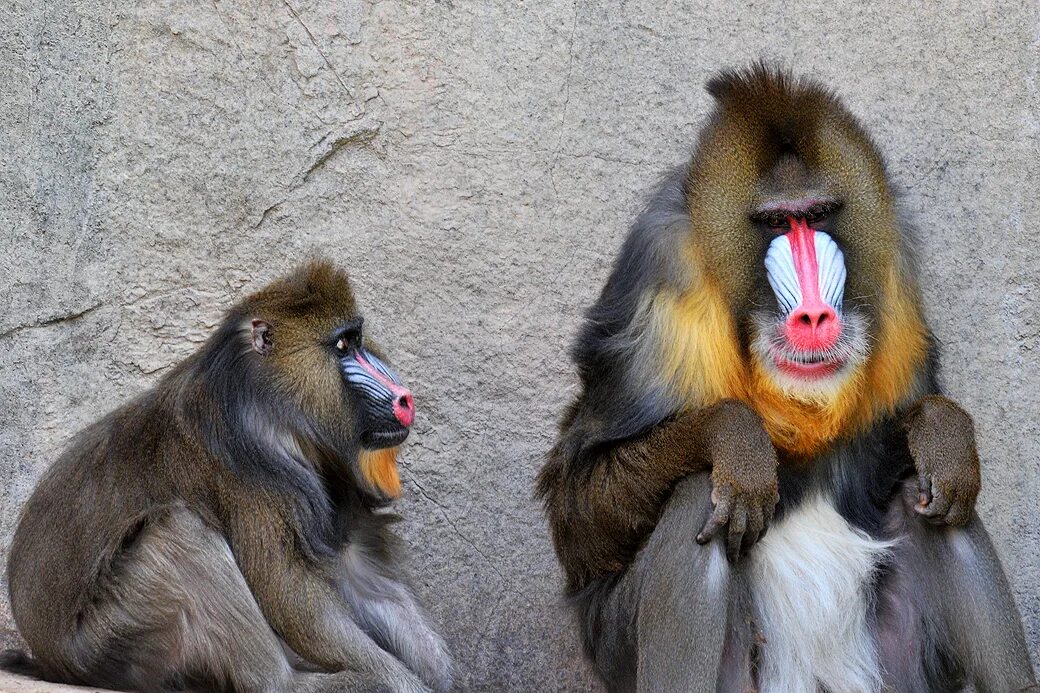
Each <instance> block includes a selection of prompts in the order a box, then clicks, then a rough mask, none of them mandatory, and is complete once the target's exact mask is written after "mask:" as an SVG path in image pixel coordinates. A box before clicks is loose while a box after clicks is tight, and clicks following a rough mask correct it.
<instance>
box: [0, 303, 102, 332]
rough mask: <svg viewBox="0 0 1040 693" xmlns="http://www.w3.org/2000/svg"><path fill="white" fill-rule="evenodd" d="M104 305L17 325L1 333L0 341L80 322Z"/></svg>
mask: <svg viewBox="0 0 1040 693" xmlns="http://www.w3.org/2000/svg"><path fill="white" fill-rule="evenodd" d="M102 305H104V304H103V303H95V304H94V305H92V306H87V307H86V308H84V309H83V310H79V311H76V312H75V313H66V314H65V315H57V316H54V317H51V318H44V319H43V320H38V321H36V322H27V323H23V324H21V325H15V326H14V327H12V328H10V329H7V330H4V331H3V332H0V339H4V338H6V337H12V336H14V335H15V334H17V333H19V332H22V331H24V330H35V329H38V328H41V327H50V326H51V325H58V324H60V323H63V322H72V321H74V320H79V319H80V318H82V317H84V316H86V315H89V314H91V313H93V312H94V311H95V310H97V309H98V308H100V307H101V306H102Z"/></svg>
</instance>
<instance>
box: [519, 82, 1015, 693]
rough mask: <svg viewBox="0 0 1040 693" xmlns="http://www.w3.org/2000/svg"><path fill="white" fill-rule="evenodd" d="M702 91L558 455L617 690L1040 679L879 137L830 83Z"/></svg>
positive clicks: (614, 288)
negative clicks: (945, 384)
mask: <svg viewBox="0 0 1040 693" xmlns="http://www.w3.org/2000/svg"><path fill="white" fill-rule="evenodd" d="M708 89H709V91H710V92H711V94H712V95H713V96H714V97H715V99H716V106H715V110H714V113H713V114H712V115H711V117H710V119H709V121H708V123H707V124H706V125H705V127H704V129H703V130H702V132H701V134H700V139H699V142H698V144H697V148H696V151H695V153H694V155H693V158H692V160H691V161H690V163H689V164H688V165H687V166H684V167H682V168H681V169H679V170H677V171H674V172H673V173H672V174H670V175H669V176H668V177H667V179H666V180H665V181H664V183H663V185H662V186H661V187H660V189H659V190H658V191H657V192H656V193H655V195H654V196H653V198H652V199H651V200H650V202H649V204H648V206H647V208H646V209H645V211H644V212H643V213H642V214H641V216H640V217H639V219H638V220H637V221H636V223H635V225H634V226H633V228H632V230H631V232H630V234H629V236H628V238H627V240H626V241H625V244H624V246H623V247H622V249H621V253H620V255H619V257H618V258H617V261H616V263H615V265H614V269H613V271H612V273H611V275H610V278H609V279H608V280H607V284H606V286H605V287H604V288H603V291H602V293H601V295H600V297H599V300H598V301H597V302H596V303H595V305H594V306H593V307H592V308H591V309H590V310H589V312H588V318H587V321H586V323H585V325H584V327H583V328H582V330H581V333H580V335H579V337H578V340H577V342H576V344H575V346H574V350H573V355H574V359H575V361H576V362H577V365H578V369H579V373H580V376H581V384H582V391H581V394H580V395H579V396H578V398H577V399H576V401H575V402H574V403H573V404H572V405H571V407H570V409H569V410H568V411H567V413H566V414H565V415H564V417H563V420H562V423H561V426H560V434H559V439H558V441H557V443H556V445H555V447H554V448H553V450H552V452H551V453H550V456H549V461H548V463H547V464H546V465H545V467H544V469H543V470H542V472H541V475H540V478H539V487H538V488H539V493H540V495H541V497H542V498H543V499H544V501H545V507H546V512H547V514H548V518H549V522H550V525H551V529H552V536H553V540H554V543H555V546H556V551H557V554H558V556H559V558H560V562H561V563H562V565H563V569H564V571H565V573H566V578H567V593H568V595H569V596H570V597H571V599H572V601H573V604H574V606H575V608H576V610H577V613H578V616H579V622H580V629H581V634H582V637H583V640H584V643H585V647H586V651H587V654H588V655H589V657H590V658H591V659H592V660H593V663H594V666H595V668H596V670H597V672H598V673H599V674H600V676H601V677H602V679H603V680H604V682H605V683H606V684H607V686H608V687H609V688H610V689H611V690H633V689H638V690H641V691H654V692H657V691H726V692H733V693H738V692H743V691H749V690H757V691H763V692H767V693H774V692H775V693H800V692H807V693H815V692H816V691H831V692H832V693H849V692H859V691H881V690H886V691H901V692H902V691H914V692H921V691H934V692H936V693H938V692H945V691H953V690H959V689H960V688H961V687H963V686H965V685H966V684H969V683H970V684H973V685H974V686H975V689H976V690H978V691H994V692H997V691H999V692H1006V691H1014V690H1019V689H1021V688H1022V687H1024V686H1027V685H1029V684H1031V683H1033V682H1034V675H1033V672H1032V669H1031V664H1030V661H1029V655H1028V653H1027V650H1026V646H1025V641H1024V637H1023V632H1022V626H1021V622H1020V620H1019V616H1018V612H1017V611H1016V609H1015V605H1014V602H1013V601H1012V598H1011V594H1010V591H1009V588H1008V584H1007V580H1006V578H1005V576H1004V573H1003V571H1002V569H1001V566H1000V562H999V560H998V559H997V556H996V554H995V552H994V550H993V546H992V544H991V542H990V539H989V537H988V536H987V534H986V532H985V530H984V529H983V527H982V523H981V522H980V521H979V519H978V518H977V517H976V516H975V515H974V514H973V508H974V503H975V498H976V495H977V494H978V491H979V479H980V475H979V461H978V455H977V454H976V449H975V436H974V431H973V425H972V420H971V418H970V417H969V416H968V414H966V413H965V412H964V411H963V410H962V409H961V408H960V407H959V406H957V405H956V404H955V403H953V402H952V401H950V400H949V399H947V398H946V397H944V396H943V395H942V391H941V388H940V387H939V384H938V382H937V369H938V351H937V349H936V345H935V342H934V340H933V339H932V335H931V332H930V331H929V329H928V327H927V325H926V323H925V320H924V316H923V311H922V306H921V298H920V291H919V289H918V286H917V283H916V280H915V269H914V258H913V254H912V249H911V245H912V244H911V239H910V238H909V234H908V229H907V226H906V223H905V222H904V221H903V220H902V219H901V218H900V217H899V216H898V215H897V213H896V208H895V205H894V202H893V196H892V192H891V188H890V186H889V182H888V180H887V178H886V175H885V167H884V163H883V161H882V158H881V155H880V154H879V152H878V150H877V148H876V146H875V145H874V143H873V142H872V141H871V139H870V138H869V137H868V135H867V134H866V132H865V131H864V130H863V128H862V127H861V126H860V124H859V123H858V122H857V121H856V120H855V118H853V116H852V115H851V114H850V113H849V112H848V111H847V110H846V109H845V107H844V106H843V105H842V104H841V102H840V101H839V100H838V99H837V98H836V97H835V96H834V95H833V94H831V93H830V92H829V91H827V90H826V89H824V88H822V87H821V86H819V85H818V84H816V83H813V82H811V81H805V80H798V79H794V78H792V77H790V76H788V75H786V74H784V73H783V72H781V71H777V70H773V69H770V68H767V67H765V66H757V67H753V68H752V69H750V70H748V71H745V72H726V73H723V74H721V75H719V76H718V77H716V78H714V79H712V80H711V81H710V82H709V84H708ZM770 522H771V525H770ZM767 525H770V529H769V532H768V534H766V533H765V530H766V527H767ZM756 542H757V543H756ZM726 549H728V553H729V558H730V559H731V560H729V561H727V557H726Z"/></svg>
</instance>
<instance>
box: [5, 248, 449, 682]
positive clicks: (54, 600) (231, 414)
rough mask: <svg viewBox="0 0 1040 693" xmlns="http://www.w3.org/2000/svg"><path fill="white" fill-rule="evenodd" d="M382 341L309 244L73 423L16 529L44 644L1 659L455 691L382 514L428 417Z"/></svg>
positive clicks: (55, 668)
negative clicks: (164, 367) (159, 365)
mask: <svg viewBox="0 0 1040 693" xmlns="http://www.w3.org/2000/svg"><path fill="white" fill-rule="evenodd" d="M377 353H378V352H377V350H376V348H375V346H374V345H373V344H372V343H371V342H370V341H368V339H366V338H365V336H364V334H363V332H362V320H361V316H360V314H359V313H358V308H357V305H356V304H355V301H354V296H353V294H352V292H351V288H350V284H349V282H348V280H347V277H346V275H345V274H343V273H342V272H340V271H338V270H336V269H334V268H333V267H332V266H330V265H329V264H326V263H322V262H317V263H312V264H309V265H307V266H305V267H302V268H301V269H299V270H297V271H296V272H294V273H292V274H290V275H289V276H287V277H285V278H283V279H281V280H279V281H277V282H275V283H273V284H271V285H270V286H268V287H266V288H265V289H263V290H261V291H259V292H258V293H255V294H253V295H252V296H249V297H248V298H246V299H245V300H243V301H242V302H241V303H239V304H238V305H236V306H234V307H233V308H232V309H231V310H230V311H229V313H228V314H227V316H226V318H225V320H224V321H223V323H222V324H221V326H220V327H219V328H218V330H217V332H216V333H215V334H214V335H213V336H212V337H211V338H210V339H209V341H208V342H206V344H205V345H204V346H203V347H202V348H201V349H200V350H199V351H198V352H196V353H195V354H194V355H193V356H191V357H190V358H188V359H187V360H186V361H184V362H183V363H181V364H180V365H178V366H177V367H176V368H175V369H174V370H173V371H172V372H171V373H170V374H169V375H167V376H166V377H164V378H163V379H162V381H160V382H159V384H158V385H156V386H155V387H154V388H153V389H151V390H150V391H148V392H146V393H145V394H144V395H142V396H141V397H139V398H137V399H136V400H134V401H133V402H131V403H130V404H128V405H126V406H124V407H122V408H120V409H118V410H116V411H115V412H113V413H111V414H109V415H108V416H106V417H105V418H103V419H101V420H100V421H98V422H97V423H95V424H93V425H91V426H89V427H88V428H87V429H86V430H84V431H83V432H81V433H80V434H79V435H78V436H77V437H76V438H75V439H74V440H73V441H72V443H71V444H70V446H69V448H68V450H67V451H66V452H65V453H64V454H63V455H62V457H61V458H60V459H59V460H58V461H57V462H56V463H55V464H54V465H53V467H51V469H50V470H49V471H48V472H47V473H46V475H45V476H44V478H43V479H42V480H41V482H40V484H39V486H38V487H37V488H36V490H35V491H34V492H33V494H32V496H31V497H30V499H29V501H28V503H27V504H26V506H25V510H24V513H23V515H22V519H21V522H20V524H19V526H18V529H17V531H16V533H15V537H14V542H13V545H12V547H11V555H10V563H9V566H8V578H9V582H10V590H11V606H12V608H13V611H14V616H15V621H16V622H17V624H18V628H19V630H20V631H21V633H22V635H23V636H24V637H25V640H26V642H28V644H29V647H30V648H31V650H32V659H29V658H28V657H27V656H26V655H24V654H22V653H19V652H7V653H5V654H4V656H3V661H4V664H6V666H7V667H8V668H11V669H14V670H17V671H22V672H25V673H30V674H35V675H36V676H39V677H41V678H44V679H47V680H50V681H62V682H69V683H80V684H89V685H95V686H107V687H110V688H119V689H133V690H142V691H155V690H182V689H185V688H187V689H190V690H234V691H288V690H301V691H342V690H379V691H383V690H390V691H420V690H426V689H427V688H432V689H435V690H441V691H443V690H447V689H449V688H450V687H451V680H452V673H451V661H450V658H449V655H448V653H447V649H446V647H445V644H444V641H443V640H442V639H441V637H440V636H439V635H438V634H437V633H436V632H435V631H434V630H433V628H432V627H431V626H430V624H429V622H428V620H427V617H426V616H425V615H424V613H423V611H422V609H421V608H420V607H419V605H418V604H417V603H416V601H415V599H414V597H413V596H412V594H411V591H410V589H409V588H408V587H407V585H406V584H405V583H404V582H403V581H402V575H401V572H402V571H401V568H400V555H399V554H400V548H399V546H398V541H397V539H396V538H395V537H394V535H393V534H392V532H391V530H390V525H391V524H392V523H393V522H394V521H395V519H396V518H395V516H393V515H387V514H383V513H380V512H377V510H378V509H379V508H380V507H381V506H384V505H385V504H386V503H387V501H388V500H390V499H391V498H393V497H394V496H396V495H397V494H398V493H399V491H400V479H399V477H398V475H397V467H396V461H395V448H396V446H397V445H399V444H400V443H401V442H402V441H404V439H405V437H406V436H407V435H408V431H409V428H410V426H411V424H412V419H413V417H414V405H413V402H412V395H411V393H410V392H409V391H408V390H407V389H406V388H405V387H404V386H403V385H402V384H401V383H400V381H399V380H398V379H397V377H396V376H395V375H394V374H393V373H392V372H391V371H390V370H389V369H388V368H387V366H386V365H385V364H384V363H383V362H382V360H381V359H380V358H379V356H377ZM283 644H284V645H285V646H287V647H288V648H289V649H290V650H291V653H287V652H286V650H285V649H283Z"/></svg>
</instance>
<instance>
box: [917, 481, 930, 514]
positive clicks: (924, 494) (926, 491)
mask: <svg viewBox="0 0 1040 693" xmlns="http://www.w3.org/2000/svg"><path fill="white" fill-rule="evenodd" d="M917 490H918V497H917V505H918V506H920V507H924V506H926V505H928V504H929V503H931V502H932V477H931V476H929V475H928V474H919V475H918V476H917Z"/></svg>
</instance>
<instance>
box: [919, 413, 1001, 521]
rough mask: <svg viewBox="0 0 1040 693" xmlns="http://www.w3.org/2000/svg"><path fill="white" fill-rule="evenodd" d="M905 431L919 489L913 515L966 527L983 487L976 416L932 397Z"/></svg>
mask: <svg viewBox="0 0 1040 693" xmlns="http://www.w3.org/2000/svg"><path fill="white" fill-rule="evenodd" d="M906 430H907V442H908V444H909V447H910V456H911V457H913V460H914V466H915V467H916V468H917V475H918V477H917V478H918V484H919V488H920V496H919V502H918V503H917V505H916V506H914V510H916V511H917V513H918V514H920V515H922V516H923V517H925V518H927V519H928V521H929V522H932V523H933V524H949V525H956V526H959V525H964V524H967V522H968V520H970V519H971V514H972V511H973V510H974V509H975V498H976V496H978V495H979V488H980V487H981V484H982V482H981V478H980V473H979V454H978V452H977V451H976V449H975V426H974V424H973V423H972V421H971V416H969V415H968V413H967V412H966V411H964V410H963V409H961V408H960V407H959V406H957V405H956V404H955V403H953V402H952V401H950V400H948V399H946V398H945V397H942V396H939V395H930V396H928V397H925V398H923V399H921V400H920V401H919V402H918V403H917V404H916V405H915V406H914V408H913V409H912V410H911V412H910V416H909V419H908V421H907V424H906Z"/></svg>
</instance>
